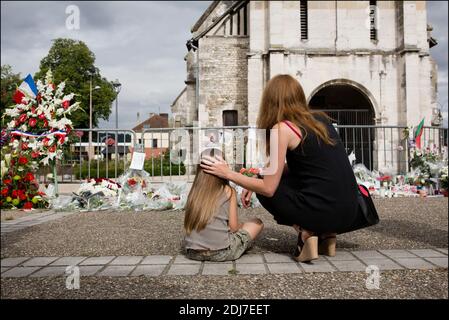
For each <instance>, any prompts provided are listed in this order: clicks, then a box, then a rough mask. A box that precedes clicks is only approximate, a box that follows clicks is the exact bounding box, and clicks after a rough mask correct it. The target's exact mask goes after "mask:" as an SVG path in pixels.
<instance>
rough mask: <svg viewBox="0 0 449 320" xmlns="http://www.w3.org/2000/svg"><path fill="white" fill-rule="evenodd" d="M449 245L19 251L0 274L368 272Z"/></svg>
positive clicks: (433, 259)
mask: <svg viewBox="0 0 449 320" xmlns="http://www.w3.org/2000/svg"><path fill="white" fill-rule="evenodd" d="M447 254H448V249H447V248H441V249H412V250H400V249H394V250H378V251H376V250H364V251H343V250H342V251H338V252H337V255H336V256H335V257H325V256H320V259H319V260H315V261H314V262H313V263H297V262H296V261H294V260H293V259H292V258H291V257H289V256H288V255H284V254H277V253H263V254H246V255H243V256H242V257H241V258H240V259H239V260H237V261H231V262H222V263H212V262H199V261H193V260H189V259H187V258H186V257H185V256H183V255H177V256H169V255H151V256H103V257H15V258H5V259H2V260H1V277H2V278H6V277H49V276H62V275H64V274H65V272H66V268H67V266H77V267H79V272H80V275H81V276H108V277H111V276H112V277H125V276H142V275H143V276H151V277H157V276H171V275H174V276H179V275H232V274H287V273H304V272H305V273H310V272H320V273H321V272H357V271H358V272H366V268H367V267H368V266H373V265H374V266H377V267H378V268H379V270H380V271H384V270H404V269H412V270H413V269H417V270H426V269H438V268H447V266H448V256H447Z"/></svg>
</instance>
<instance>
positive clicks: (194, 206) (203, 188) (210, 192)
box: [184, 165, 229, 234]
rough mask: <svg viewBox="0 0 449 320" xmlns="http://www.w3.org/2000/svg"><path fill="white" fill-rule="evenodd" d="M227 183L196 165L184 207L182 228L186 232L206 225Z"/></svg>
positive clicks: (201, 228) (188, 232)
mask: <svg viewBox="0 0 449 320" xmlns="http://www.w3.org/2000/svg"><path fill="white" fill-rule="evenodd" d="M227 185H229V181H228V180H225V179H221V178H218V177H216V176H214V175H212V174H208V173H206V172H204V171H203V169H202V168H201V167H200V166H199V165H198V167H197V171H196V176H195V179H194V180H193V184H192V188H191V189H190V192H189V196H188V198H187V203H186V207H185V217H184V229H185V231H186V233H187V234H190V233H191V232H192V231H193V230H196V231H201V230H203V229H204V228H205V227H206V225H207V224H208V222H209V220H210V219H211V218H212V217H213V215H214V213H215V212H216V210H217V207H218V205H219V200H220V199H221V197H222V196H223V193H224V192H225V187H226V186H227Z"/></svg>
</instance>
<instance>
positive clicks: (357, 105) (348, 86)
mask: <svg viewBox="0 0 449 320" xmlns="http://www.w3.org/2000/svg"><path fill="white" fill-rule="evenodd" d="M373 103H374V100H373V98H372V97H371V96H370V93H369V92H368V90H366V89H365V88H364V87H363V86H361V85H359V84H357V83H354V82H352V81H350V80H344V79H341V80H332V81H329V82H326V83H324V84H322V85H320V86H319V87H318V88H316V89H315V90H314V91H313V92H312V94H311V95H310V97H309V105H310V107H311V108H312V109H315V110H321V111H324V112H326V113H327V115H329V116H330V117H331V118H332V119H333V122H334V123H335V124H336V125H338V126H339V127H338V131H339V134H340V137H341V140H342V142H343V145H344V146H345V148H346V152H347V153H348V155H349V154H350V153H352V152H354V154H355V157H356V162H357V163H363V164H364V165H365V166H366V167H367V168H368V169H370V170H372V169H373V141H374V138H375V132H374V129H372V128H369V127H366V126H373V125H374V119H375V107H374V106H373ZM360 126H365V127H360Z"/></svg>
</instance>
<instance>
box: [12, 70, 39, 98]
mask: <svg viewBox="0 0 449 320" xmlns="http://www.w3.org/2000/svg"><path fill="white" fill-rule="evenodd" d="M37 93H38V91H37V87H36V84H35V83H34V80H33V77H32V76H31V74H29V75H27V77H26V78H25V79H24V80H23V82H22V83H21V84H20V86H19V87H18V88H17V90H16V93H15V94H14V97H13V99H14V101H15V102H16V103H22V98H23V97H24V96H25V95H27V96H29V97H32V98H36V96H37Z"/></svg>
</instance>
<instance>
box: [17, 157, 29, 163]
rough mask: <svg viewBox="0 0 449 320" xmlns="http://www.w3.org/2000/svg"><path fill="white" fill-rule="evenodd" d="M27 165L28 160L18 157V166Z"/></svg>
mask: <svg viewBox="0 0 449 320" xmlns="http://www.w3.org/2000/svg"><path fill="white" fill-rule="evenodd" d="M27 163H28V159H27V158H25V157H20V158H19V164H23V165H25V164H27Z"/></svg>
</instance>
